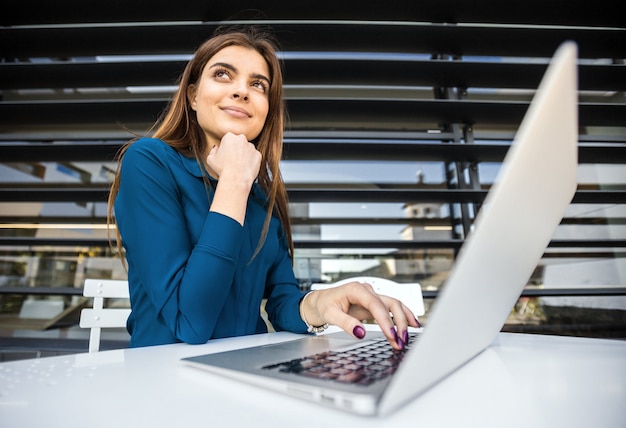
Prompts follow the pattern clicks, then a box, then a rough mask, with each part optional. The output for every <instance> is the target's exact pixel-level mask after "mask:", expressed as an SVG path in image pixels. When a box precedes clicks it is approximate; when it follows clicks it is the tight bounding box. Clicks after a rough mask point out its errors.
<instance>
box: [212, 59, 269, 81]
mask: <svg viewBox="0 0 626 428" xmlns="http://www.w3.org/2000/svg"><path fill="white" fill-rule="evenodd" d="M215 67H223V68H226V69H228V70H231V71H232V72H233V73H239V70H237V67H235V66H234V65H232V64H229V63H227V62H216V63H214V64H211V65H210V66H209V68H215ZM250 77H252V78H254V79H262V80H265V81H266V82H267V83H268V84H271V83H272V81H271V80H270V79H269V78H268V77H267V76H264V75H263V74H260V73H253V74H251V75H250Z"/></svg>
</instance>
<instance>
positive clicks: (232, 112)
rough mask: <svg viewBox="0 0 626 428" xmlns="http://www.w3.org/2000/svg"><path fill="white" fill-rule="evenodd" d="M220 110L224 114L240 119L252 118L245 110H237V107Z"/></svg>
mask: <svg viewBox="0 0 626 428" xmlns="http://www.w3.org/2000/svg"><path fill="white" fill-rule="evenodd" d="M220 109H221V110H222V111H223V112H225V113H228V114H230V115H232V116H235V117H239V118H242V119H247V118H249V117H252V115H251V114H250V113H248V112H247V111H246V110H244V109H242V108H239V107H231V106H229V107H220Z"/></svg>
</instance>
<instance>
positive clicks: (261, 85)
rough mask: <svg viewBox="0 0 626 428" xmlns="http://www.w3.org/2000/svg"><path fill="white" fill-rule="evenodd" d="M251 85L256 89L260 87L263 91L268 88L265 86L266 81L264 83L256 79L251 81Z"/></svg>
mask: <svg viewBox="0 0 626 428" xmlns="http://www.w3.org/2000/svg"><path fill="white" fill-rule="evenodd" d="M252 86H254V87H255V88H257V89H260V90H261V91H263V92H266V91H267V90H268V89H269V88H268V87H267V83H265V82H264V81H262V80H257V81H256V82H253V83H252Z"/></svg>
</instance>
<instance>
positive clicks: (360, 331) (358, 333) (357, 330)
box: [352, 325, 365, 339]
mask: <svg viewBox="0 0 626 428" xmlns="http://www.w3.org/2000/svg"><path fill="white" fill-rule="evenodd" d="M352 334H354V336H355V337H357V338H359V339H363V338H364V337H365V329H364V328H363V327H361V326H360V325H357V326H356V327H354V330H352Z"/></svg>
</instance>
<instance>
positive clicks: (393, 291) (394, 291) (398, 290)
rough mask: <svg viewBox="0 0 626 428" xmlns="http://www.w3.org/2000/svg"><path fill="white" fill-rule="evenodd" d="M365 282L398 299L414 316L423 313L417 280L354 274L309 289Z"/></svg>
mask: <svg viewBox="0 0 626 428" xmlns="http://www.w3.org/2000/svg"><path fill="white" fill-rule="evenodd" d="M353 281H357V282H366V283H368V284H370V285H371V286H372V287H374V291H376V293H378V294H384V295H385V296H390V297H393V298H395V299H398V300H400V301H401V302H402V303H403V304H404V305H405V306H407V307H408V308H409V309H411V311H413V313H414V314H415V316H420V315H424V312H425V310H424V298H423V296H422V286H421V285H420V284H419V283H417V282H411V283H407V282H402V283H401V282H395V281H392V280H390V279H386V278H379V277H376V276H355V277H351V278H346V279H342V280H341V281H337V282H334V283H330V284H325V283H316V284H311V290H323V289H325V288H332V287H337V286H339V285H343V284H347V283H348V282H353Z"/></svg>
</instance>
